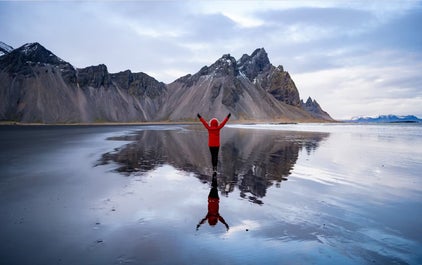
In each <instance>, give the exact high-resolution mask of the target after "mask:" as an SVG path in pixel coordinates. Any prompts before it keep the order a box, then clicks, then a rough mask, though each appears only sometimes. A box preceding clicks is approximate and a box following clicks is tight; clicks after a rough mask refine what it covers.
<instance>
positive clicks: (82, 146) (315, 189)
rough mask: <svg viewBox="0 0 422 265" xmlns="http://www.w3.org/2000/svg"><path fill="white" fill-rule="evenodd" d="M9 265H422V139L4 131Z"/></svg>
mask: <svg viewBox="0 0 422 265" xmlns="http://www.w3.org/2000/svg"><path fill="white" fill-rule="evenodd" d="M0 133H1V134H0V147H1V151H0V172H1V173H0V174H1V175H0V202H1V203H0V224H1V225H0V234H1V235H2V238H5V239H4V240H0V263H1V264H213V263H216V262H218V263H220V264H422V254H421V252H420V249H422V228H421V226H420V220H422V212H421V209H422V193H421V191H422V180H421V178H420V172H422V127H420V126H417V125H364V126H362V125H347V124H346V125H344V124H341V125H321V124H309V125H229V126H228V127H225V128H224V129H223V130H222V132H221V135H222V139H221V140H222V141H221V142H222V145H221V147H220V152H219V162H218V167H217V172H216V174H215V175H214V174H213V170H212V165H211V154H210V151H209V149H208V146H207V132H206V131H205V130H204V129H203V128H202V127H200V126H182V125H157V126H128V127H124V126H109V127H107V126H104V127H101V126H98V127H97V126H94V127H88V126H86V127H83V126H82V127H77V126H76V127H73V126H72V127H13V126H3V127H0Z"/></svg>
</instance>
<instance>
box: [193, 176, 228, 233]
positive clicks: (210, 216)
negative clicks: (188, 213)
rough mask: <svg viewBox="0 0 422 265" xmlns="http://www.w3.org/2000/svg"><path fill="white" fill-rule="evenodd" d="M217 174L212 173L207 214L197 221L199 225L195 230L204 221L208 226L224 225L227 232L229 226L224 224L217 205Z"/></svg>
mask: <svg viewBox="0 0 422 265" xmlns="http://www.w3.org/2000/svg"><path fill="white" fill-rule="evenodd" d="M216 176H217V172H214V173H213V175H212V183H211V190H210V194H209V195H208V213H207V215H205V217H204V218H203V219H202V220H201V221H199V223H198V224H197V225H196V230H198V229H199V227H200V226H201V225H202V224H203V223H205V221H206V220H208V224H209V225H210V226H215V225H216V224H217V223H218V221H220V222H221V223H223V224H224V226H225V227H226V229H227V230H229V225H228V224H227V223H226V221H225V220H224V218H223V217H222V216H221V215H220V213H219V208H220V207H219V204H220V198H219V197H218V190H217V187H218V184H217V178H216Z"/></svg>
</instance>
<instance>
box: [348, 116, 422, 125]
mask: <svg viewBox="0 0 422 265" xmlns="http://www.w3.org/2000/svg"><path fill="white" fill-rule="evenodd" d="M349 122H361V123H365V122H373V123H397V122H403V123H405V122H409V123H412V122H422V119H419V118H418V117H416V116H414V115H406V116H398V115H392V114H389V115H380V116H378V117H354V118H352V120H350V121H349Z"/></svg>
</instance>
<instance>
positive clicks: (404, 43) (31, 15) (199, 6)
mask: <svg viewBox="0 0 422 265" xmlns="http://www.w3.org/2000/svg"><path fill="white" fill-rule="evenodd" d="M420 24H422V5H421V2H420V1H413V0H409V1H389V2H388V3H386V2H385V1H370V2H368V1H346V2H344V1H341V2H340V1H197V2H193V1H140V2H135V1H127V2H121V1H119V2H115V1H106V2H100V1H93V2H67V1H63V2H61V1H60V2H0V36H1V38H2V39H1V41H4V42H5V43H7V44H10V45H12V46H14V47H19V46H20V45H23V44H24V43H27V42H35V41H38V42H40V43H41V44H43V45H44V46H46V47H47V48H48V49H50V50H51V51H52V52H54V53H55V54H57V55H58V56H59V57H61V58H62V59H64V60H66V61H69V62H70V63H72V64H73V65H75V66H76V67H86V66H89V65H97V64H101V63H104V64H106V65H107V67H108V69H109V71H110V72H118V71H123V70H126V69H131V70H132V71H134V72H145V73H147V74H150V75H152V76H153V77H155V78H156V79H158V80H159V81H164V82H167V83H169V82H172V81H173V80H175V79H176V78H178V77H180V76H181V75H185V74H188V73H195V72H197V71H198V70H199V69H200V68H201V67H203V66H204V65H210V64H212V63H213V62H214V61H216V60H217V59H218V58H220V57H221V55H222V54H226V53H230V54H231V55H233V56H234V57H236V58H240V57H241V56H242V54H244V53H248V54H250V53H251V52H252V51H254V50H255V49H256V48H258V47H264V48H265V49H266V50H267V52H268V54H269V57H270V60H271V62H272V63H273V64H274V65H283V66H284V69H285V70H287V71H289V72H290V74H291V75H292V77H293V79H294V81H295V83H296V85H297V86H298V89H299V92H300V94H301V96H302V98H307V96H311V97H313V98H316V99H317V101H318V102H319V103H320V104H321V105H322V107H323V108H324V109H326V110H327V111H328V112H329V113H330V114H331V115H332V116H334V117H336V118H346V117H348V116H354V115H360V113H362V114H363V115H365V114H368V115H369V114H371V115H372V114H378V113H384V112H386V111H390V110H393V111H395V109H394V108H392V107H393V105H395V107H396V108H398V106H400V109H397V111H398V112H400V113H397V114H408V113H412V114H415V113H416V114H419V115H422V114H420V112H421V111H420V108H419V109H418V108H417V106H418V105H415V104H419V103H420V102H419V101H418V100H419V98H420V96H421V95H420V90H421V89H420V88H421V81H420V80H421V77H419V76H418V74H417V73H416V70H415V69H421V68H420V66H421V65H420V64H419V63H418V60H420V58H421V57H422V35H421V34H419V30H418V26H419V25H420ZM4 25H6V26H4ZM364 102H365V104H363V103H364ZM403 102H407V103H408V104H405V105H403V104H402V103H403ZM369 103H372V104H369ZM412 106H413V107H412ZM406 111H408V112H407V113H405V112H406Z"/></svg>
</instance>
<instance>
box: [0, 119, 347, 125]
mask: <svg viewBox="0 0 422 265" xmlns="http://www.w3.org/2000/svg"><path fill="white" fill-rule="evenodd" d="M230 123H231V124H250V125H252V124H273V125H274V124H280V125H283V124H300V123H341V122H339V121H318V120H313V121H277V120H270V121H256V120H255V121H254V120H234V121H230ZM196 124H201V122H200V121H154V122H152V121H148V122H76V123H37V122H15V121H0V126H148V125H196Z"/></svg>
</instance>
